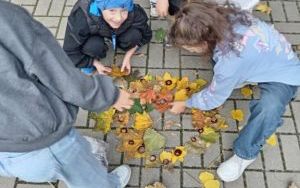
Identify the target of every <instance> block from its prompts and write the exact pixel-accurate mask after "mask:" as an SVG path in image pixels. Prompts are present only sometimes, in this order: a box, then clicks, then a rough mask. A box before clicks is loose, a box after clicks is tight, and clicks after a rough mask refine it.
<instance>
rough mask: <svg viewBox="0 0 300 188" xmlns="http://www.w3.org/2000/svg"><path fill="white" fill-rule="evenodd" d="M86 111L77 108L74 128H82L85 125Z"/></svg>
mask: <svg viewBox="0 0 300 188" xmlns="http://www.w3.org/2000/svg"><path fill="white" fill-rule="evenodd" d="M87 118H88V111H86V110H83V109H81V108H79V111H78V114H77V119H76V122H75V126H76V127H84V126H86V124H87Z"/></svg>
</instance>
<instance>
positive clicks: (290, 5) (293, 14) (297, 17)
mask: <svg viewBox="0 0 300 188" xmlns="http://www.w3.org/2000/svg"><path fill="white" fill-rule="evenodd" d="M283 5H284V8H285V12H286V14H287V20H288V21H300V14H299V10H298V9H297V2H283Z"/></svg>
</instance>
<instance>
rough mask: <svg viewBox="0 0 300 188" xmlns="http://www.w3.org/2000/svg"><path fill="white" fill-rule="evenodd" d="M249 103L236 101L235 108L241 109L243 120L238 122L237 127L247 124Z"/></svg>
mask: <svg viewBox="0 0 300 188" xmlns="http://www.w3.org/2000/svg"><path fill="white" fill-rule="evenodd" d="M249 102H250V101H237V102H236V108H237V109H241V110H242V111H243V112H244V120H243V121H240V122H238V126H239V127H244V126H245V125H246V124H247V121H248V118H249V116H250V110H249Z"/></svg>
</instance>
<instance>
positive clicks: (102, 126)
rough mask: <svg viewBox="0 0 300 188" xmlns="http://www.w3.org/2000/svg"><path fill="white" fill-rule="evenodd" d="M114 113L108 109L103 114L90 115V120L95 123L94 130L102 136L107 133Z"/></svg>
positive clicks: (111, 109) (113, 110) (112, 109)
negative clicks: (101, 133)
mask: <svg viewBox="0 0 300 188" xmlns="http://www.w3.org/2000/svg"><path fill="white" fill-rule="evenodd" d="M115 112H116V110H115V109H114V108H110V109H109V110H107V111H105V112H100V113H95V112H93V113H91V115H90V118H91V119H93V120H95V121H96V125H95V130H96V131H103V132H104V134H106V133H108V132H109V131H110V130H111V124H112V122H113V116H114V114H115Z"/></svg>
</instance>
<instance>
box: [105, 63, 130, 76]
mask: <svg viewBox="0 0 300 188" xmlns="http://www.w3.org/2000/svg"><path fill="white" fill-rule="evenodd" d="M108 75H109V76H112V77H123V76H126V75H128V71H127V70H126V71H124V72H122V71H121V68H120V67H118V66H117V65H112V66H111V72H110V73H108Z"/></svg>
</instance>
